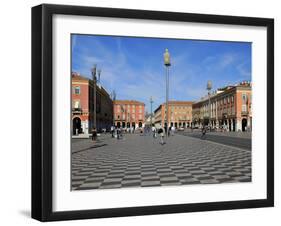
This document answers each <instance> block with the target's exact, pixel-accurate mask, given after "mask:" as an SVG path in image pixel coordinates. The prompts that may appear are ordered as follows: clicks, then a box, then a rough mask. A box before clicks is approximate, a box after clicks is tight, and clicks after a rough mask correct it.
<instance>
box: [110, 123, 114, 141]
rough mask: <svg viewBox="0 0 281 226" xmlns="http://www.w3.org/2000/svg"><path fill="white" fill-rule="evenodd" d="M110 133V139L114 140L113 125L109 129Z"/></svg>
mask: <svg viewBox="0 0 281 226" xmlns="http://www.w3.org/2000/svg"><path fill="white" fill-rule="evenodd" d="M110 133H111V137H112V138H114V126H113V125H112V126H111V127H110Z"/></svg>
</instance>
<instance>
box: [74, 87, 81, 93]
mask: <svg viewBox="0 0 281 226" xmlns="http://www.w3.org/2000/svg"><path fill="white" fill-rule="evenodd" d="M74 94H77V95H78V94H80V86H75V87H74Z"/></svg>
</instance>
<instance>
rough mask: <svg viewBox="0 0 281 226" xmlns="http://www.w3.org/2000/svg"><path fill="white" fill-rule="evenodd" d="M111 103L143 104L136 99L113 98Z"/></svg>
mask: <svg viewBox="0 0 281 226" xmlns="http://www.w3.org/2000/svg"><path fill="white" fill-rule="evenodd" d="M113 104H139V105H145V103H143V102H140V101H138V100H114V101H113Z"/></svg>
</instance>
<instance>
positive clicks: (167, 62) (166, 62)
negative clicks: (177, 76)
mask: <svg viewBox="0 0 281 226" xmlns="http://www.w3.org/2000/svg"><path fill="white" fill-rule="evenodd" d="M164 65H165V67H166V139H168V132H169V118H168V114H169V67H170V66H171V59H170V53H169V51H168V49H166V50H165V53H164Z"/></svg>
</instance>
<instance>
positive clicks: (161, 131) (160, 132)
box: [158, 127, 165, 145]
mask: <svg viewBox="0 0 281 226" xmlns="http://www.w3.org/2000/svg"><path fill="white" fill-rule="evenodd" d="M158 133H159V135H160V144H161V145H163V144H164V136H165V131H164V129H163V128H162V127H160V128H159V130H158Z"/></svg>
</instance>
